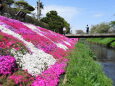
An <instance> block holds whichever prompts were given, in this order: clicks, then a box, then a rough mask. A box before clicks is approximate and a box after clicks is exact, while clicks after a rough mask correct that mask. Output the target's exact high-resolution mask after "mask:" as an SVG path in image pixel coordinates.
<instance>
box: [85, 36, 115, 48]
mask: <svg viewBox="0 0 115 86" xmlns="http://www.w3.org/2000/svg"><path fill="white" fill-rule="evenodd" d="M87 41H89V42H93V43H97V44H102V45H105V46H108V45H109V46H110V47H115V43H114V42H115V38H89V39H87Z"/></svg>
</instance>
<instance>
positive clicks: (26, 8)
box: [15, 0, 35, 13]
mask: <svg viewBox="0 0 115 86" xmlns="http://www.w3.org/2000/svg"><path fill="white" fill-rule="evenodd" d="M15 5H16V6H17V8H19V9H20V10H21V11H23V12H25V13H31V11H34V10H35V9H34V7H32V6H31V5H29V4H28V3H27V2H26V1H24V0H20V1H16V2H15Z"/></svg>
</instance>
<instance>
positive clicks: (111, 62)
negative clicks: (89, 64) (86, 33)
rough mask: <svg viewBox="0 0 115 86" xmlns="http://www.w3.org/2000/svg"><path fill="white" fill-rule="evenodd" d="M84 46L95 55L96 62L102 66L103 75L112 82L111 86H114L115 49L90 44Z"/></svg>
mask: <svg viewBox="0 0 115 86" xmlns="http://www.w3.org/2000/svg"><path fill="white" fill-rule="evenodd" d="M86 44H87V45H89V47H90V48H91V49H92V51H93V52H94V53H95V55H96V57H97V60H98V61H99V63H100V64H101V65H102V66H103V70H104V72H105V74H106V75H107V76H108V77H109V78H111V79H112V80H113V86H115V49H111V48H107V47H104V46H101V45H96V44H91V43H86Z"/></svg>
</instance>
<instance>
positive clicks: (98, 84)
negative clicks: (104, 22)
mask: <svg viewBox="0 0 115 86" xmlns="http://www.w3.org/2000/svg"><path fill="white" fill-rule="evenodd" d="M93 57H95V56H94V54H93V53H92V51H91V50H90V49H89V48H88V47H87V46H86V45H85V44H83V43H78V44H77V45H76V48H75V50H74V51H73V52H72V53H71V54H70V56H68V58H69V59H70V61H69V64H68V67H67V72H66V76H67V81H66V83H65V84H63V83H61V84H60V86H112V81H111V80H110V79H109V78H108V77H107V76H106V75H105V74H104V72H103V70H102V67H101V65H100V64H99V63H98V62H96V61H94V60H93Z"/></svg>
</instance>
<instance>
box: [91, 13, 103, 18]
mask: <svg viewBox="0 0 115 86" xmlns="http://www.w3.org/2000/svg"><path fill="white" fill-rule="evenodd" d="M93 16H94V17H96V18H99V17H102V16H104V15H103V14H102V13H97V14H95V15H93Z"/></svg>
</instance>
